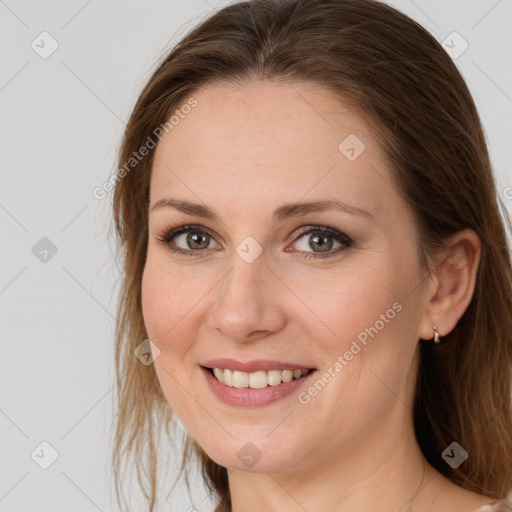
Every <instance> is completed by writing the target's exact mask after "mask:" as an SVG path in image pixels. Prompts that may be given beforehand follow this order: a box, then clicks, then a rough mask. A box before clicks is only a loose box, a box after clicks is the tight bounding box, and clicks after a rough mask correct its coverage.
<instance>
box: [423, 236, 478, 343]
mask: <svg viewBox="0 0 512 512" xmlns="http://www.w3.org/2000/svg"><path fill="white" fill-rule="evenodd" d="M481 251H482V244H481V242H480V238H479V237H478V235H477V234H476V233H475V232H474V231H473V230H472V229H465V230H464V231H461V232H459V233H457V234H456V235H454V236H453V237H452V238H450V239H449V240H448V241H447V245H446V248H445V249H443V250H441V251H440V252H439V253H438V254H437V255H436V258H435V260H434V265H435V267H434V271H433V274H432V277H431V280H430V283H429V286H427V287H426V290H427V291H426V296H425V307H424V311H423V315H422V319H421V324H420V332H419V337H420V338H421V339H425V340H430V339H432V338H433V337H434V330H433V328H432V324H435V325H436V326H437V328H438V331H439V334H440V335H441V336H446V335H447V334H449V333H450V332H451V331H453V329H454V328H455V326H456V325H457V323H458V321H459V320H460V319H461V318H462V316H463V315H464V312H465V311H466V309H467V308H468V306H469V304H470V302H471V299H472V298H473V294H474V292H475V283H476V276H477V271H478V265H479V263H480V257H481Z"/></svg>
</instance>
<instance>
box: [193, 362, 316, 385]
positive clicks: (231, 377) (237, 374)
mask: <svg viewBox="0 0 512 512" xmlns="http://www.w3.org/2000/svg"><path fill="white" fill-rule="evenodd" d="M203 368H204V369H205V370H207V371H208V372H209V373H210V374H211V375H213V376H214V377H215V378H216V379H217V380H218V381H219V382H221V383H222V384H224V385H226V386H229V387H235V388H252V389H262V388H266V387H269V386H279V385H280V384H282V383H286V382H291V381H292V380H298V379H301V378H302V377H305V376H306V375H309V374H310V373H312V372H314V371H316V370H315V369H314V368H298V369H296V370H268V371H263V370H260V371H257V372H252V373H248V372H242V371H237V370H230V369H227V368H208V367H206V366H203Z"/></svg>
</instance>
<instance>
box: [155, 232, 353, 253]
mask: <svg viewBox="0 0 512 512" xmlns="http://www.w3.org/2000/svg"><path fill="white" fill-rule="evenodd" d="M157 242H159V243H161V244H163V245H165V246H167V247H168V248H169V249H170V250H171V251H172V252H173V253H176V254H181V255H184V256H198V257H202V256H206V255H207V251H206V250H207V249H212V248H213V249H215V250H217V249H219V248H221V246H220V245H219V244H218V243H217V242H216V241H215V239H214V237H213V235H212V234H210V232H209V230H208V229H206V228H205V227H203V226H200V225H184V226H177V227H172V228H167V229H166V230H165V231H164V232H163V234H162V235H160V236H157ZM212 243H213V244H215V247H211V245H212ZM353 243H354V241H353V240H352V239H351V238H350V237H348V236H347V235H345V234H344V233H341V232H340V231H337V230H335V229H332V228H328V227H326V226H315V227H307V226H306V228H304V229H302V231H300V232H299V236H298V237H297V238H295V241H294V245H296V246H297V249H298V251H292V250H291V249H290V248H289V247H287V248H286V249H285V251H286V252H299V253H303V254H302V257H303V258H327V257H332V256H336V255H337V254H339V253H340V252H342V251H344V250H345V249H348V248H349V247H351V246H352V245H353ZM202 252H204V254H201V253H202Z"/></svg>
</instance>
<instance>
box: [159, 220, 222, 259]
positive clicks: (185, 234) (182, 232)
mask: <svg viewBox="0 0 512 512" xmlns="http://www.w3.org/2000/svg"><path fill="white" fill-rule="evenodd" d="M157 241H158V242H159V243H162V244H164V245H166V246H168V247H169V249H170V250H171V251H172V252H174V253H176V254H184V255H186V256H202V255H200V254H197V253H200V252H201V251H204V250H206V249H211V247H210V245H211V243H212V242H214V243H215V244H216V245H217V246H216V247H215V248H216V249H218V248H219V247H220V245H219V244H217V242H215V240H214V238H213V236H212V235H211V234H210V233H209V231H208V230H206V229H205V228H204V227H202V226H197V225H186V226H178V227H176V228H171V229H167V230H166V231H165V232H164V234H163V235H162V236H160V237H157Z"/></svg>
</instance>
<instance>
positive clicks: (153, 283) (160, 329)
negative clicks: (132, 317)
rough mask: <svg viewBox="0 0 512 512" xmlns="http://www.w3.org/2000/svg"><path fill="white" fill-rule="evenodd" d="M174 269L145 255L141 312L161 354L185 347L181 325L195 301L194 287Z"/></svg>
mask: <svg viewBox="0 0 512 512" xmlns="http://www.w3.org/2000/svg"><path fill="white" fill-rule="evenodd" d="M177 276H178V273H177V272H176V271H172V270H171V269H169V268H166V266H165V265H163V264H162V263H161V262H159V261H158V260H155V259H152V258H151V257H150V256H148V261H147V263H146V266H145V268H144V273H143V276H142V312H143V317H144V324H145V326H146V330H147V332H148V335H149V338H150V339H151V340H152V341H154V342H155V343H156V344H157V345H158V347H159V348H160V350H161V351H162V353H163V354H165V353H170V352H171V351H172V352H173V353H176V352H181V351H183V350H184V349H185V348H186V346H187V337H186V335H185V327H186V326H188V329H190V325H189V323H188V322H189V319H190V318H191V313H192V312H193V306H194V304H195V303H196V302H197V300H198V298H196V293H194V291H193V290H194V287H193V286H190V283H189V282H188V281H184V280H183V279H180V278H179V277H177Z"/></svg>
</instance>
